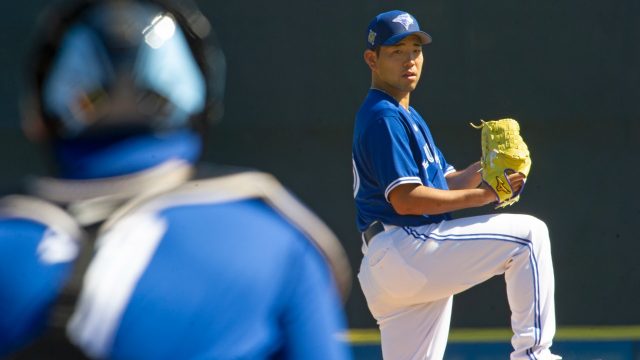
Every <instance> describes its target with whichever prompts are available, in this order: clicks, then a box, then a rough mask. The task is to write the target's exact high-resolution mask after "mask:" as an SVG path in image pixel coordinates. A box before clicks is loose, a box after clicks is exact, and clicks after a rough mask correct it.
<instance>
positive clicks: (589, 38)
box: [0, 0, 640, 327]
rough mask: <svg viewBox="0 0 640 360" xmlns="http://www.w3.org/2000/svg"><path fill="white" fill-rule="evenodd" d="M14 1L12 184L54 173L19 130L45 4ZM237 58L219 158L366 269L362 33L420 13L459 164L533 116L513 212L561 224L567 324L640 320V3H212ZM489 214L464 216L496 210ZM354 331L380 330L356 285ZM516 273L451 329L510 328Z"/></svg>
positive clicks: (4, 62)
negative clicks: (491, 128) (502, 124)
mask: <svg viewBox="0 0 640 360" xmlns="http://www.w3.org/2000/svg"><path fill="white" fill-rule="evenodd" d="M46 2H47V1H44V0H42V1H34V0H31V1H23V2H20V3H19V4H20V5H18V4H15V3H12V4H11V5H7V4H3V5H1V6H2V7H3V8H4V7H10V9H2V10H4V11H3V12H2V13H4V14H5V15H6V14H8V13H10V14H11V16H6V17H5V18H4V19H3V20H2V22H1V26H2V28H1V30H2V31H0V43H1V44H2V46H1V47H0V71H2V76H0V106H1V110H2V114H4V116H3V118H2V119H0V125H1V126H2V127H0V129H1V135H0V141H2V145H1V146H2V147H3V148H4V149H5V151H3V152H2V153H1V154H0V161H1V162H2V163H3V164H4V165H5V168H6V170H5V171H4V172H3V177H2V181H3V184H6V183H9V182H11V181H15V180H16V179H18V178H19V176H21V175H22V174H24V173H28V172H42V171H43V170H42V169H43V167H42V163H41V161H40V160H39V159H40V157H39V156H38V154H37V153H36V152H35V151H34V150H33V149H31V147H29V146H28V144H27V143H26V142H25V141H24V140H23V139H22V138H21V137H20V136H19V132H18V131H17V125H16V123H17V118H18V110H17V109H18V107H17V101H18V98H17V92H16V89H17V88H19V82H18V79H19V77H18V73H19V71H20V67H21V62H22V61H23V55H24V50H25V48H26V44H27V39H28V35H29V32H30V29H31V28H32V26H33V22H34V21H35V15H36V11H37V9H39V8H40V6H41V5H43V4H45V3H46ZM199 3H200V4H201V6H202V7H203V9H204V10H205V12H206V13H207V14H208V15H209V17H210V18H211V20H212V22H213V24H214V26H215V28H216V29H217V32H218V36H219V37H220V40H221V42H222V44H223V46H224V48H225V52H226V54H227V60H228V82H227V92H226V115H225V118H224V120H223V122H222V123H221V124H220V125H219V126H217V127H216V128H214V130H213V132H212V137H211V140H212V142H211V144H210V147H209V149H208V152H207V155H206V158H207V159H209V160H211V161H215V162H221V163H231V164H239V165H247V166H252V167H256V168H259V169H262V170H265V171H269V172H272V173H274V174H276V175H277V176H278V177H279V178H280V179H281V181H282V182H284V183H285V184H286V185H288V186H289V188H291V189H292V190H293V191H294V192H295V193H296V194H298V196H299V197H300V198H302V199H303V200H304V201H305V202H306V203H307V204H309V205H310V206H311V207H312V208H313V209H314V210H316V212H317V213H318V214H319V215H320V216H321V217H322V218H323V219H324V220H325V221H326V222H327V223H328V224H329V225H330V226H331V227H332V228H333V229H334V231H335V232H336V233H337V234H338V235H339V237H340V238H341V239H342V241H343V243H344V245H345V247H346V248H347V250H348V252H349V255H350V259H351V262H352V265H353V267H354V273H355V272H356V271H357V268H358V266H359V262H360V240H359V236H358V233H357V232H356V229H355V225H354V209H353V204H352V192H351V186H352V178H351V160H350V157H351V155H350V153H351V130H352V121H353V117H354V114H355V112H356V110H357V108H358V106H359V104H360V101H361V100H362V99H363V97H364V95H365V92H366V90H367V88H368V85H369V73H368V71H367V68H366V67H365V65H364V63H363V61H362V51H363V46H364V34H365V29H366V26H367V24H368V22H369V20H370V19H371V18H372V17H373V16H374V15H375V14H377V13H378V12H381V11H384V10H389V9H391V8H400V9H404V10H407V11H410V12H412V13H413V14H414V15H416V17H417V18H418V19H419V21H420V22H421V25H422V27H423V28H424V29H425V30H427V31H428V32H429V33H430V34H431V35H432V36H433V38H434V42H433V44H431V45H429V46H428V47H426V49H425V57H426V60H425V68H424V70H423V78H422V80H421V84H420V86H419V88H418V91H416V92H415V93H414V94H413V95H412V105H413V106H414V107H415V108H416V109H418V111H420V112H421V113H422V115H423V116H424V117H425V118H426V119H427V121H428V122H429V123H430V126H431V129H432V130H433V132H434V136H435V138H436V142H437V143H438V145H439V147H440V148H441V149H442V150H443V151H444V152H445V154H446V156H447V159H448V160H449V162H451V163H453V164H455V165H457V166H458V167H464V166H466V165H467V164H468V163H471V162H473V161H475V160H477V159H478V158H479V152H480V149H479V135H478V132H477V131H474V130H473V129H471V128H470V127H469V126H468V123H469V122H472V121H473V122H477V121H478V120H479V119H492V118H497V117H504V116H512V117H515V118H517V119H518V120H520V122H521V127H522V131H523V135H524V137H525V140H527V142H528V143H529V147H530V149H531V151H532V156H533V167H532V173H531V176H530V179H529V182H528V185H527V189H526V191H525V193H524V195H523V198H522V200H521V201H520V202H519V203H518V204H517V205H515V206H513V207H511V208H508V209H507V211H509V212H517V213H530V214H533V215H535V216H538V217H540V218H541V219H543V220H545V221H546V222H547V224H548V225H549V228H550V232H551V236H552V243H553V255H554V264H555V268H556V288H557V301H556V302H557V318H558V323H559V324H560V325H590V324H595V325H598V324H639V323H640V311H638V310H637V308H636V305H637V302H638V301H637V299H638V296H639V295H640V261H638V254H639V253H640V236H639V235H638V232H637V231H636V228H635V226H637V225H638V224H640V204H639V200H640V196H639V195H638V193H637V190H636V187H637V179H638V178H639V177H640V168H639V165H640V164H639V163H638V155H640V151H639V150H638V143H639V142H640V125H639V124H638V120H640V119H639V114H640V105H639V102H638V101H637V100H636V98H637V97H638V95H640V69H639V66H638V64H640V41H639V39H640V22H638V19H639V18H640V2H638V1H636V0H618V1H612V2H605V1H599V2H588V4H587V3H585V2H582V1H578V0H556V1H550V0H546V1H536V2H516V1H507V0H497V1H491V2H478V1H444V0H439V1H420V2H417V1H395V2H393V5H392V7H389V6H390V5H387V4H391V2H383V1H365V0H357V1H356V0H354V1H334V0H328V1H319V0H315V1H314V0H302V1H290V2H284V1H271V2H263V1H225V2H217V1H201V2H199ZM490 212H493V210H492V209H491V208H489V207H486V208H483V209H479V210H473V211H466V212H464V213H462V214H461V215H471V214H479V213H490ZM354 281H355V282H354V290H353V293H352V296H351V298H350V300H349V302H348V304H347V310H348V313H349V320H350V325H351V326H352V327H369V326H374V322H373V320H372V319H371V317H370V315H369V313H368V310H367V308H366V304H365V303H364V300H363V297H362V294H361V292H360V289H359V285H358V284H357V280H355V279H354ZM503 294H504V285H503V282H502V279H501V278H500V279H494V280H491V281H490V282H488V283H487V284H484V285H482V286H479V287H477V288H474V289H472V290H470V291H468V292H466V293H464V294H461V295H459V296H458V297H457V300H456V302H455V305H454V315H453V326H494V325H506V324H508V319H509V314H508V309H507V305H506V298H505V296H504V295H503Z"/></svg>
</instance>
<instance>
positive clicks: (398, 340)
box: [352, 11, 560, 360]
mask: <svg viewBox="0 0 640 360" xmlns="http://www.w3.org/2000/svg"><path fill="white" fill-rule="evenodd" d="M430 42H431V37H430V36H429V35H428V34H427V33H425V32H423V31H421V30H420V28H419V26H418V22H417V20H416V19H415V18H414V17H413V16H412V15H410V14H408V13H406V12H403V11H390V12H386V13H382V14H379V15H378V16H376V17H375V18H374V19H373V20H372V21H371V23H370V24H369V28H368V31H367V37H366V44H367V47H366V50H365V51H364V60H365V62H366V63H367V65H368V67H369V69H370V70H371V88H370V90H369V92H368V94H367V96H366V98H365V100H364V102H363V104H362V106H361V108H360V110H359V112H358V114H357V115H356V121H355V126H354V135H353V148H352V156H353V174H354V189H353V190H354V192H353V194H354V198H355V205H356V212H357V225H358V228H359V229H360V231H361V232H362V240H363V246H362V250H363V254H364V257H363V259H362V263H361V266H360V272H359V274H358V279H359V281H360V285H361V287H362V290H363V293H364V295H365V297H366V299H367V304H368V306H369V310H370V311H371V313H372V315H373V317H374V318H375V319H376V320H377V322H378V324H379V326H380V332H381V336H382V353H383V357H384V358H385V359H428V360H434V359H442V358H443V356H444V352H445V347H446V344H447V335H448V332H449V321H450V317H451V309H452V300H453V295H454V294H457V293H460V292H462V291H464V290H466V289H468V288H470V287H472V286H474V285H476V284H479V283H482V282H484V281H486V280H488V279H489V278H491V277H493V276H495V275H501V274H504V277H505V281H506V283H507V296H508V300H509V306H510V308H511V312H512V315H511V326H512V329H513V332H514V336H513V338H512V341H511V342H512V345H513V352H512V353H511V359H512V360H516V359H522V360H524V359H529V360H532V359H539V360H540V359H545V360H548V359H559V358H560V357H559V356H557V355H554V354H552V353H551V351H550V347H551V343H552V339H553V337H554V334H555V306H554V275H553V264H552V259H551V246H550V242H549V233H548V230H547V226H546V225H545V223H544V222H542V221H541V220H539V219H537V218H534V217H532V216H529V215H515V214H506V213H500V214H489V215H483V216H476V217H468V218H459V219H453V218H452V212H453V211H456V210H461V209H466V208H472V207H479V206H483V205H487V204H490V203H494V204H496V205H497V206H498V207H502V206H506V205H510V204H513V203H515V202H516V201H517V200H518V199H519V196H520V194H521V192H522V189H523V186H524V183H525V179H526V176H527V175H528V173H529V169H530V167H531V160H530V158H529V151H528V149H527V146H526V144H525V143H524V141H523V140H522V138H521V136H520V134H519V126H518V124H517V122H516V121H515V120H513V119H502V120H498V121H489V122H483V123H482V124H481V125H480V126H479V127H481V128H482V136H481V139H482V140H481V143H482V148H483V151H482V159H481V161H480V162H476V163H474V164H472V165H470V166H468V167H467V168H465V169H463V170H459V171H458V170H456V169H455V168H454V167H453V166H452V165H450V164H449V163H448V162H447V160H446V159H445V157H444V155H443V153H442V152H441V151H440V149H439V148H438V147H437V146H436V142H435V141H434V138H433V136H432V135H431V132H430V129H429V127H428V126H427V124H426V122H425V121H424V119H423V118H422V117H421V116H420V114H419V113H418V112H417V111H416V110H415V109H414V108H412V107H411V106H410V105H409V98H410V94H411V92H413V90H415V88H416V86H417V84H418V81H419V79H420V74H421V71H422V64H423V53H422V47H423V46H424V45H426V44H428V43H430ZM505 355H506V354H505Z"/></svg>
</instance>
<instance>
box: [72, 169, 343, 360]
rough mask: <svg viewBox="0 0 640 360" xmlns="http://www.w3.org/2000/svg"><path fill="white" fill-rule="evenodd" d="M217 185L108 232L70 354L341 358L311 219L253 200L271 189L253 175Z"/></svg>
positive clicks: (90, 275) (155, 204) (338, 327)
mask: <svg viewBox="0 0 640 360" xmlns="http://www.w3.org/2000/svg"><path fill="white" fill-rule="evenodd" d="M225 178H226V177H223V178H222V179H211V180H202V181H193V182H190V183H187V184H185V185H183V186H181V187H180V188H178V189H176V190H173V191H170V192H168V193H165V194H162V195H159V196H155V197H152V198H150V199H146V200H144V201H141V202H138V203H137V204H135V205H133V206H131V207H130V209H129V210H128V211H125V212H124V213H122V214H120V215H119V216H117V217H116V218H113V219H110V220H108V221H107V223H105V225H104V226H103V230H102V232H101V235H100V236H99V237H98V242H97V244H98V247H97V251H96V255H95V257H94V260H93V261H92V263H91V265H90V266H89V268H88V270H87V275H86V277H85V281H84V286H83V290H82V293H81V295H80V299H79V303H78V307H77V309H76V312H75V313H74V315H73V317H72V318H71V320H70V322H69V326H68V332H69V334H70V336H71V339H72V341H73V342H74V343H75V344H77V345H78V346H79V347H80V348H82V349H83V350H84V351H85V352H86V353H87V354H89V355H90V356H91V357H97V358H110V359H273V358H284V359H287V358H290V359H348V358H350V354H349V350H348V347H347V344H346V343H343V342H342V341H340V340H338V337H337V335H339V334H341V333H342V332H343V331H344V330H345V325H346V324H345V323H346V322H345V319H344V315H343V313H342V306H341V303H340V298H339V296H338V293H337V287H336V283H335V281H334V278H333V276H332V273H331V271H330V268H329V266H328V264H327V262H326V261H325V260H326V259H325V258H324V256H323V253H322V251H320V250H319V248H318V247H317V246H315V245H314V244H316V243H315V242H314V241H315V240H314V239H312V238H313V237H314V236H315V235H314V232H316V234H317V230H318V229H317V228H316V229H315V230H314V227H317V225H318V223H317V222H316V221H317V219H310V218H307V219H304V217H305V216H308V215H309V214H307V215H305V213H306V212H307V211H308V210H306V208H304V207H302V205H301V204H299V203H298V202H296V201H295V200H294V199H293V197H291V196H290V195H287V194H288V193H286V192H285V191H282V190H281V189H280V188H278V190H277V191H275V195H274V194H271V195H269V196H263V195H260V194H257V193H256V191H258V190H261V189H265V188H269V187H271V188H273V186H271V185H269V184H268V182H265V181H264V178H263V177H261V176H256V175H255V174H254V175H252V174H251V173H249V174H244V175H233V176H229V177H228V178H229V179H227V180H225ZM300 216H302V217H303V218H300ZM307 220H309V221H307ZM325 230H326V229H325ZM325 230H322V229H320V233H322V232H323V231H325ZM320 237H321V236H320ZM336 240H337V239H336Z"/></svg>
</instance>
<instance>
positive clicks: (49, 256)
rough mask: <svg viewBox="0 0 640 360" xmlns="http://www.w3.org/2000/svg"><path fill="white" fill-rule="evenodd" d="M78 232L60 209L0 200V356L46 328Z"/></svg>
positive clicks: (25, 201)
mask: <svg viewBox="0 0 640 360" xmlns="http://www.w3.org/2000/svg"><path fill="white" fill-rule="evenodd" d="M70 224H71V226H69V225H70ZM79 233H80V230H79V228H77V227H75V226H74V225H73V220H72V219H71V218H70V217H69V216H68V215H66V213H64V211H63V210H62V209H59V208H57V207H54V206H53V205H50V204H48V203H46V202H44V201H38V200H35V199H30V198H28V197H22V196H11V197H5V198H3V199H2V200H1V201H0V358H1V357H4V356H5V355H7V354H9V353H11V352H13V351H15V350H17V349H20V348H21V347H23V346H24V345H25V344H27V343H29V342H31V341H33V340H34V339H35V338H36V337H38V336H39V335H41V333H42V332H43V331H44V330H45V325H46V324H47V319H48V317H49V315H50V313H51V309H52V304H53V303H54V302H55V300H56V298H57V297H58V295H59V294H60V293H61V290H62V288H63V286H64V284H65V282H66V281H67V279H68V278H69V276H70V274H71V271H72V268H73V266H74V261H75V259H76V257H77V255H78V252H79V249H80V242H79Z"/></svg>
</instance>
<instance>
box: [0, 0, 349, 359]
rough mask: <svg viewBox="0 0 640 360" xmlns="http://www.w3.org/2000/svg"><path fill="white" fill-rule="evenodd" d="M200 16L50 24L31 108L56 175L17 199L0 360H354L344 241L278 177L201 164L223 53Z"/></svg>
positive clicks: (143, 10) (5, 271) (66, 10)
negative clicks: (3, 358) (348, 339)
mask: <svg viewBox="0 0 640 360" xmlns="http://www.w3.org/2000/svg"><path fill="white" fill-rule="evenodd" d="M186 4H187V3H186V2H180V3H168V2H167V3H165V2H164V1H151V0H147V1H132V0H120V1H116V0H113V1H106V0H105V1H76V2H73V3H67V4H66V5H62V6H57V7H54V8H53V9H52V10H51V11H50V12H49V13H48V14H47V16H45V18H44V19H45V20H44V21H45V22H44V25H43V26H42V27H41V29H40V33H39V36H40V41H39V42H38V43H37V44H36V47H35V53H34V57H33V60H34V62H35V63H34V64H33V65H34V67H33V68H32V69H30V76H31V77H30V79H29V83H28V85H29V91H28V92H27V94H26V96H25V99H24V101H23V105H24V107H25V120H24V125H25V130H26V132H27V134H28V136H29V137H30V138H31V139H32V140H34V141H35V142H37V143H39V144H41V146H42V147H43V149H44V153H46V154H47V156H49V158H50V160H51V161H50V163H51V167H52V175H51V176H50V177H44V178H36V179H32V180H31V181H29V182H28V183H27V184H26V189H25V190H24V191H23V192H22V194H19V195H11V196H6V197H4V198H3V199H2V200H0V256H1V257H2V259H1V260H2V261H0V286H1V289H2V292H0V311H1V312H2V316H0V355H7V356H8V354H13V355H11V356H12V357H11V358H15V359H22V358H25V359H32V358H37V359H73V358H83V357H85V356H88V357H90V358H108V359H195V358H198V359H205V358H206V359H267V358H290V359H346V358H349V357H350V356H349V350H348V348H347V345H346V344H345V343H343V342H342V341H341V340H340V339H339V337H338V335H340V333H341V332H342V331H344V329H345V319H344V314H343V312H342V304H341V301H340V300H341V299H340V294H342V296H343V297H345V296H347V294H348V291H349V288H350V279H351V272H350V267H349V264H348V262H347V259H346V257H345V254H344V250H343V249H342V247H341V245H340V243H339V242H338V240H337V239H336V238H335V236H334V235H333V233H332V232H331V230H330V229H329V228H328V227H327V226H326V225H325V224H324V223H322V221H321V220H319V219H318V218H317V217H316V216H315V215H313V214H312V212H310V211H309V210H308V209H307V208H306V207H305V206H304V205H302V204H301V203H300V202H299V201H298V200H296V199H295V198H294V197H293V196H292V195H291V194H290V193H289V192H288V191H287V190H285V189H284V188H283V187H282V186H281V185H280V184H279V183H278V182H277V181H276V180H275V179H274V178H273V177H272V176H270V175H268V174H265V173H259V172H253V171H239V170H236V169H229V168H223V167H220V166H209V167H204V166H202V165H199V166H195V163H196V162H197V160H198V158H199V156H200V154H201V152H202V146H203V134H204V133H205V131H206V125H207V123H210V122H211V120H213V119H215V118H216V117H219V116H220V114H221V101H222V93H223V88H224V57H223V54H222V52H221V50H220V49H219V48H217V47H216V46H213V45H210V44H209V43H208V42H205V39H206V38H207V37H208V35H212V34H209V33H210V32H211V28H210V25H209V23H208V21H207V20H206V19H205V18H204V17H203V16H202V14H201V13H200V12H199V11H197V9H195V8H194V7H193V6H186ZM209 38H211V36H209Z"/></svg>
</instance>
